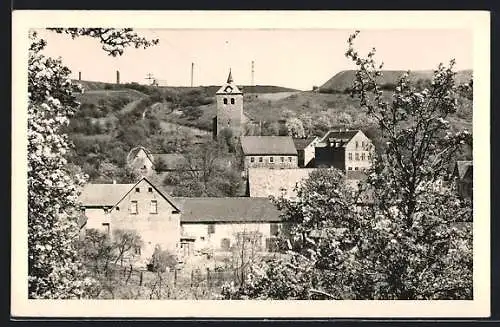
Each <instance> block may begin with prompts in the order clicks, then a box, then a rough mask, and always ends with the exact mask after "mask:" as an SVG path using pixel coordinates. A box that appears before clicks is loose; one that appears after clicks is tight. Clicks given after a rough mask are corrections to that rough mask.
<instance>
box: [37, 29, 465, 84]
mask: <svg viewBox="0 0 500 327" xmlns="http://www.w3.org/2000/svg"><path fill="white" fill-rule="evenodd" d="M135 31H136V32H137V33H138V34H140V35H142V36H146V37H148V38H158V39H159V44H158V45H157V46H154V47H150V48H148V49H134V48H128V49H126V50H125V52H124V55H123V56H121V57H116V58H113V57H111V56H108V55H107V54H106V53H105V52H104V51H103V50H102V49H101V46H100V45H99V43H98V41H97V40H96V39H92V38H87V37H82V38H77V39H74V40H72V39H71V38H70V37H69V36H67V35H61V34H56V33H55V32H51V31H46V30H38V34H39V36H40V37H42V38H43V39H45V40H46V41H47V47H46V49H45V50H44V54H46V55H48V56H51V57H61V58H62V61H63V63H64V64H65V65H66V66H67V67H69V68H70V69H71V71H72V74H71V77H72V78H75V79H77V78H78V72H81V73H82V79H83V80H90V81H102V82H115V80H116V71H117V70H119V71H120V80H121V82H122V83H125V82H137V83H141V84H146V83H148V80H147V79H146V77H147V75H148V74H149V73H151V74H152V75H153V76H154V77H155V78H156V79H158V80H159V83H160V85H168V86H189V85H190V83H191V63H194V73H193V84H194V85H195V86H199V85H221V84H222V83H224V82H225V80H226V78H227V75H228V72H229V69H230V68H231V70H232V75H233V78H234V81H235V83H236V84H240V85H250V84H251V80H252V74H251V62H252V61H254V84H257V85H278V86H284V87H290V88H296V89H300V90H310V89H312V87H313V86H320V85H322V84H323V83H325V82H326V81H327V80H328V79H329V78H330V77H332V76H333V75H335V74H336V73H338V72H340V71H342V70H347V69H354V68H355V67H354V65H353V63H351V62H350V61H349V59H347V58H346V57H345V56H344V53H345V51H346V49H347V39H348V37H349V35H350V34H351V33H352V32H353V30H342V29H295V30H292V29H232V30H227V29H225V30H224V29H196V30H193V29H190V30H188V29H154V30H153V29H136V30H135ZM355 47H356V48H357V49H359V51H360V53H362V54H363V53H364V54H366V53H367V52H368V51H369V50H370V49H371V48H372V47H375V48H376V49H377V54H376V59H377V60H378V61H383V62H384V69H389V70H408V69H410V70H430V69H435V68H436V67H437V66H438V64H439V63H440V62H443V63H447V62H449V60H450V59H452V58H455V60H456V69H457V70H462V69H472V66H473V58H472V53H473V37H472V32H471V31H470V30H457V29H446V30H445V29H439V30H436V29H433V30H426V29H408V30H381V29H370V30H361V33H360V34H359V36H358V38H357V39H356V41H355Z"/></svg>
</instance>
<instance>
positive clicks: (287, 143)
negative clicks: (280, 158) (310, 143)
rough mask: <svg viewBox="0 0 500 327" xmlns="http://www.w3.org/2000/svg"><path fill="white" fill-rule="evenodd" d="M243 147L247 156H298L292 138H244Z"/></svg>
mask: <svg viewBox="0 0 500 327" xmlns="http://www.w3.org/2000/svg"><path fill="white" fill-rule="evenodd" d="M241 147H242V148H243V153H244V154H245V155H252V154H253V155H259V154H261V155H268V154H283V155H297V150H296V149H295V144H294V143H293V139H292V137H291V136H243V137H242V138H241Z"/></svg>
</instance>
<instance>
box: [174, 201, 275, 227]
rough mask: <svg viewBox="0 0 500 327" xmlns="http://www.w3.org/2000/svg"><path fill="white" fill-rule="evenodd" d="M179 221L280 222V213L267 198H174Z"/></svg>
mask: <svg viewBox="0 0 500 327" xmlns="http://www.w3.org/2000/svg"><path fill="white" fill-rule="evenodd" d="M173 200H174V201H175V202H176V203H177V204H179V206H180V210H181V218H180V219H181V223H210V222H219V223H221V222H280V221H281V218H280V213H279V211H278V209H277V208H276V207H275V206H274V204H273V203H272V202H271V201H270V200H269V199H268V198H249V197H239V198H238V197H233V198H174V199H173Z"/></svg>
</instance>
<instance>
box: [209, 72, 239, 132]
mask: <svg viewBox="0 0 500 327" xmlns="http://www.w3.org/2000/svg"><path fill="white" fill-rule="evenodd" d="M215 100H216V103H217V116H216V117H215V118H214V128H213V130H214V138H216V137H217V136H219V135H220V134H221V133H223V131H224V130H228V131H231V134H232V136H233V137H235V138H238V137H240V136H241V135H242V131H243V122H244V116H243V92H242V91H241V90H240V89H239V88H238V87H237V86H236V85H235V84H234V81H233V76H232V74H231V69H230V70H229V76H228V77H227V81H226V83H225V84H224V85H222V86H221V88H220V89H219V90H218V91H217V92H216V93H215Z"/></svg>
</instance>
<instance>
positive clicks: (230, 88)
mask: <svg viewBox="0 0 500 327" xmlns="http://www.w3.org/2000/svg"><path fill="white" fill-rule="evenodd" d="M224 92H226V93H231V92H233V88H232V87H231V86H229V85H228V86H226V88H225V89H224Z"/></svg>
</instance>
